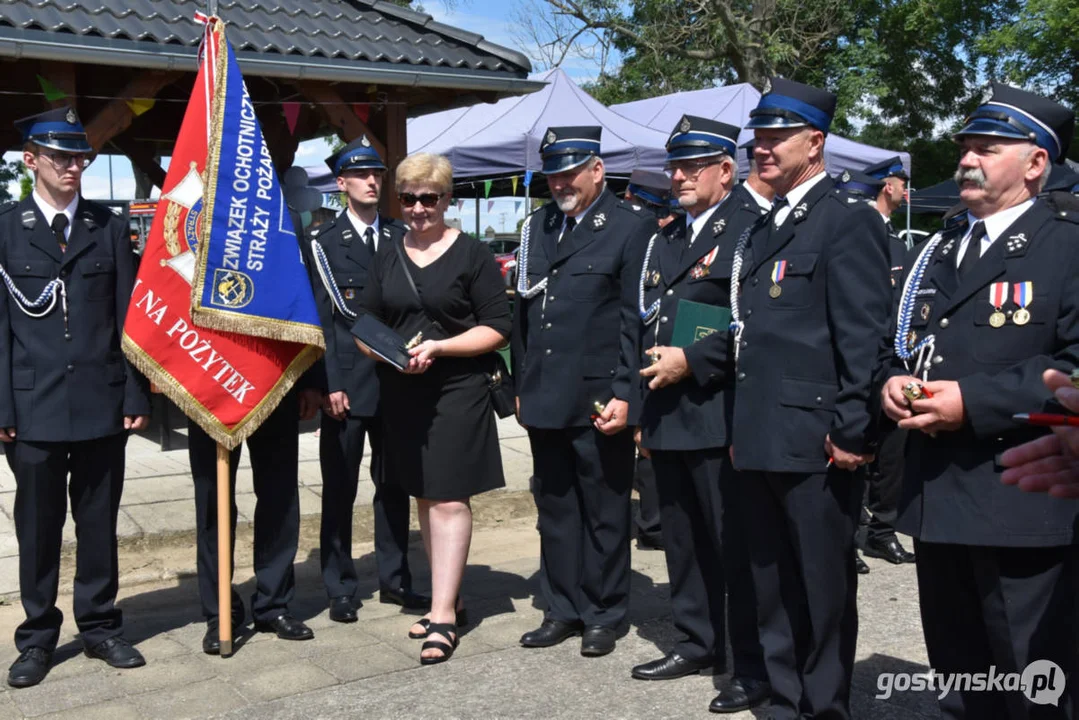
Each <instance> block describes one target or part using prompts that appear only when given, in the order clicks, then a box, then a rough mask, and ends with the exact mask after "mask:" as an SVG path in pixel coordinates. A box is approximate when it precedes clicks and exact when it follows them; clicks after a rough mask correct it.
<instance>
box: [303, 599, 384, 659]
mask: <svg viewBox="0 0 1079 720" xmlns="http://www.w3.org/2000/svg"><path fill="white" fill-rule="evenodd" d="M360 612H361V613H362V612H363V610H362V609H361V610H360ZM327 614H328V613H327ZM331 622H333V621H332V620H331ZM307 624H308V625H309V626H310V625H311V623H310V621H309V622H308V623H307ZM360 627H361V626H360V623H359V622H355V623H350V624H348V625H342V624H341V623H333V627H329V628H326V629H320V630H318V632H316V633H315V639H314V640H313V641H311V642H301V643H296V654H297V655H299V656H300V657H302V658H308V659H310V658H315V657H318V656H319V655H332V654H334V653H337V652H343V651H345V650H349V649H352V650H356V649H359V648H367V647H370V646H371V645H377V644H378V642H379V640H378V638H376V637H375V636H374V635H371V634H370V633H367V632H364V631H363V630H361V629H360ZM361 652H362V651H361Z"/></svg>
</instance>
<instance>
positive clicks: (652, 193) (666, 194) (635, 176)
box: [627, 168, 671, 207]
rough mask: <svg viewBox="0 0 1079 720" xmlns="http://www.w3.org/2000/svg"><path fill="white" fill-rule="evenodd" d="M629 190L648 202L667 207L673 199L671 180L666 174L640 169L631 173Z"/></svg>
mask: <svg viewBox="0 0 1079 720" xmlns="http://www.w3.org/2000/svg"><path fill="white" fill-rule="evenodd" d="M627 189H628V190H629V192H630V194H631V195H636V196H637V197H639V198H640V199H642V200H644V201H646V202H649V203H652V204H653V205H661V206H663V207H666V206H667V205H668V204H669V200H670V197H671V179H670V178H669V177H667V175H666V173H661V172H656V171H654V170H644V169H641V168H638V169H636V170H634V171H633V172H632V173H630V176H629V186H628V187H627Z"/></svg>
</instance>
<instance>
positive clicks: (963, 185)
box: [882, 84, 1079, 720]
mask: <svg viewBox="0 0 1079 720" xmlns="http://www.w3.org/2000/svg"><path fill="white" fill-rule="evenodd" d="M1074 127H1075V115H1074V113H1073V112H1072V111H1071V110H1069V109H1067V108H1065V107H1063V106H1062V105H1059V104H1057V103H1055V102H1053V101H1051V100H1048V99H1046V98H1043V97H1040V96H1038V95H1034V94H1033V93H1028V92H1025V91H1023V90H1018V89H1016V88H1012V87H1009V86H1007V85H1001V84H994V85H993V94H992V97H991V98H990V100H988V101H987V102H986V103H984V104H983V105H981V106H980V107H978V109H977V110H975V111H974V113H973V114H972V115H971V116H970V117H968V118H967V120H966V122H965V123H964V125H963V127H962V128H961V129H960V131H959V132H958V133H956V135H955V139H956V141H957V142H958V143H959V146H960V151H959V154H960V157H959V169H958V171H957V172H956V182H957V183H958V185H959V192H960V198H961V199H962V201H963V203H964V204H965V205H966V207H967V208H968V211H967V212H966V213H963V214H961V215H957V216H956V217H954V218H953V219H952V222H951V223H949V225H948V226H947V227H946V228H945V229H944V230H943V231H942V233H940V234H938V235H937V236H935V237H934V238H933V239H932V240H931V241H928V242H927V245H926V247H925V248H924V249H923V251H922V253H921V254H920V255H919V256H918V259H917V260H916V261H915V262H914V263H913V264H912V268H911V272H910V278H909V279H908V281H907V283H906V286H905V287H904V293H903V298H902V301H901V303H900V309H899V318H898V329H897V331H896V336H895V338H896V339H895V361H894V363H893V369H892V377H890V378H889V379H888V381H887V383H886V384H885V387H884V390H883V392H882V400H883V405H884V409H885V411H886V412H887V413H888V415H889V416H890V417H891V418H892V419H894V420H896V421H897V422H898V423H899V426H900V427H901V428H905V429H907V430H909V431H910V437H909V439H908V443H907V452H906V457H905V464H906V467H905V471H904V486H903V494H902V498H901V500H900V505H899V520H898V523H897V527H898V529H899V530H901V531H903V532H906V533H909V534H910V535H913V536H914V538H915V544H914V547H915V552H916V554H917V556H918V560H917V566H918V589H919V602H920V606H921V616H922V629H923V631H924V633H925V642H926V649H927V650H928V653H929V664H930V666H931V667H932V668H933V669H934V671H935V672H937V673H942V674H945V673H986V672H989V669H990V668H991V667H992V668H995V671H996V672H997V674H1006V673H1024V670H1025V669H1027V666H1028V665H1029V664H1030V663H1033V662H1035V661H1040V662H1039V665H1040V666H1041V667H1038V666H1035V668H1033V669H1031V670H1030V673H1031V675H1030V677H1028V676H1027V674H1026V673H1024V676H1023V680H1024V681H1028V680H1029V681H1030V682H1029V683H1028V686H1027V688H1026V689H1025V690H1024V691H1022V692H1019V691H1017V690H1015V689H1014V688H1004V690H1003V691H1001V688H1000V687H999V686H998V687H996V688H995V689H994V688H989V689H988V691H971V690H970V688H967V687H964V688H960V689H957V690H953V691H952V692H950V693H949V694H947V695H946V696H944V697H943V698H942V699H940V700H939V703H940V707H941V713H942V714H943V716H944V717H946V718H979V720H981V719H983V718H984V719H985V720H992V719H993V718H1066V717H1074V713H1075V712H1076V700H1077V698H1079V692H1077V689H1079V682H1076V680H1077V678H1079V661H1077V657H1076V656H1077V654H1079V641H1077V640H1079V638H1077V623H1079V617H1077V610H1076V608H1077V605H1076V603H1077V600H1079V591H1077V587H1076V585H1077V583H1079V548H1077V545H1076V543H1077V538H1079V536H1077V530H1079V504H1077V503H1074V502H1067V501H1062V500H1060V499H1057V498H1054V497H1051V496H1048V495H1044V494H1041V493H1030V494H1027V493H1023V492H1022V491H1020V490H1019V489H1018V488H1016V487H1013V486H1007V485H1003V484H1002V483H1001V477H1000V476H1001V469H1002V468H1001V467H1000V466H999V464H998V460H997V458H998V456H999V455H1000V454H1001V453H1002V452H1003V451H1004V450H1006V449H1008V448H1010V447H1013V446H1016V445H1020V444H1022V443H1024V442H1027V441H1029V440H1031V439H1033V438H1036V437H1040V436H1042V435H1044V434H1045V433H1046V432H1048V431H1047V430H1046V429H1043V428H1036V427H1031V426H1027V425H1024V424H1021V423H1018V422H1016V421H1015V420H1014V419H1013V417H1012V415H1013V414H1016V413H1029V412H1040V411H1042V410H1043V406H1045V405H1046V403H1047V402H1048V401H1050V400H1051V398H1052V395H1051V394H1050V393H1049V391H1048V390H1047V389H1046V388H1045V386H1044V385H1043V383H1042V374H1043V372H1044V371H1045V370H1047V369H1049V368H1055V369H1058V370H1063V371H1065V372H1068V371H1071V370H1072V369H1074V367H1075V365H1076V360H1077V358H1079V211H1076V210H1075V209H1074V207H1073V208H1064V207H1061V206H1058V205H1057V204H1056V203H1055V202H1054V200H1053V198H1052V197H1051V196H1050V197H1048V198H1047V197H1039V196H1038V194H1039V192H1040V191H1041V189H1042V187H1043V185H1044V183H1045V180H1046V178H1047V177H1048V174H1049V170H1050V168H1051V166H1052V165H1054V164H1057V163H1061V162H1063V161H1064V157H1065V153H1066V152H1067V150H1068V145H1069V144H1070V142H1071V139H1072V134H1073V132H1074ZM919 385H920V386H921V387H922V388H924V390H925V391H928V394H929V395H931V397H929V396H926V397H924V398H922V399H915V400H909V396H908V394H907V393H910V394H911V395H914V396H917V394H918V391H919V387H918V386H919ZM908 386H910V387H908ZM904 390H906V393H905V392H904ZM922 394H923V395H925V393H924V392H923V393H922ZM1065 678H1066V679H1067V684H1066V686H1065ZM1062 692H1063V695H1061V693H1062ZM1058 698H1059V705H1058V704H1057V702H1056V701H1057V699H1058Z"/></svg>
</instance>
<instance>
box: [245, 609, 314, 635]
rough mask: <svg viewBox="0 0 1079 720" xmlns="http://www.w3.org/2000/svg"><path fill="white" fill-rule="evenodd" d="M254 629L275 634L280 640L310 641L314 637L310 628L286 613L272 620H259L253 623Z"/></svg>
mask: <svg viewBox="0 0 1079 720" xmlns="http://www.w3.org/2000/svg"><path fill="white" fill-rule="evenodd" d="M255 629H256V630H258V631H259V632H272V633H277V637H279V638H281V639H282V640H310V639H311V638H313V637H315V634H314V633H313V632H311V628H309V627H307V626H306V625H304V624H303V623H302V622H300V621H299V620H297V619H296V618H294V617H292V616H291V615H289V614H288V613H281V614H280V615H278V616H277V617H275V618H274V619H273V620H259V621H257V622H255Z"/></svg>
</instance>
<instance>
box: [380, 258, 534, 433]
mask: <svg viewBox="0 0 1079 720" xmlns="http://www.w3.org/2000/svg"><path fill="white" fill-rule="evenodd" d="M403 246H404V241H401V242H395V243H394V244H393V249H394V250H396V251H397V260H398V262H400V263H401V269H402V270H404V271H405V277H406V278H407V279H408V286H409V287H410V288H412V294H413V295H415V296H416V300H417V301H418V302H419V303H420V308H421V309H422V310H423V312H424V314H425V315H426V316H427V319H428V320H429V321H430V322H431V324H432V325H433V326H434V327H435V329H436V330H438V331H439V332H441V333H442V337H443V338H446V337H449V333H448V332H446V331H445V330H444V329H443V328H442V324H441V323H439V322H438V320H435V319H434V318H432V317H431V313H429V312H427V306H426V305H424V304H423V298H422V297H420V291H419V290H418V289H417V288H416V281H415V280H413V279H412V273H411V272H410V271H409V269H408V261H407V260H406V259H405V250H404V247H403ZM440 339H441V338H440ZM489 356H490V357H491V361H490V367H491V369H490V370H488V371H486V372H484V377H485V378H486V380H487V389H488V390H489V391H490V393H491V407H493V408H494V411H495V414H496V415H498V417H500V418H506V417H509V416H510V415H513V414H515V413H516V412H517V396H516V395H515V393H514V390H513V378H512V376H511V375H510V370H509V368H508V367H506V361H505V360H504V359H503V358H502V355H500V354H499V353H497V352H492V353H489Z"/></svg>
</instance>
